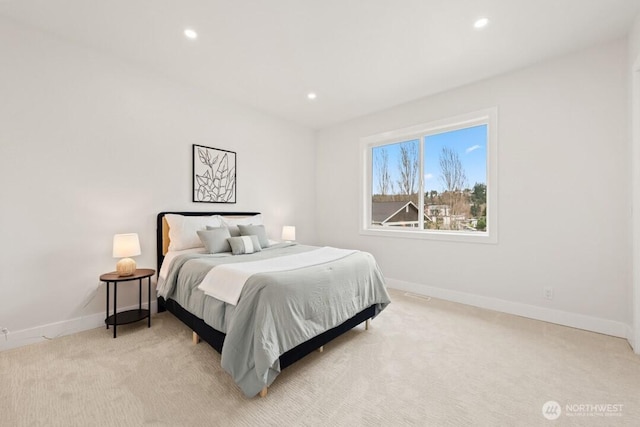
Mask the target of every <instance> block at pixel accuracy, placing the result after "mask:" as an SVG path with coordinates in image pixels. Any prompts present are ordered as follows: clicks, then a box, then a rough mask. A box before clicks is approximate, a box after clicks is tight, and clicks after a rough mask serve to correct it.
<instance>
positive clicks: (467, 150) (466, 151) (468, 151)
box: [464, 144, 482, 154]
mask: <svg viewBox="0 0 640 427" xmlns="http://www.w3.org/2000/svg"><path fill="white" fill-rule="evenodd" d="M478 148H482V147H481V146H480V145H478V144H476V145H473V146H471V147H469V148H467V149H466V150H464V152H465V153H467V154H469V153H470V152H472V151H476V150H477V149H478Z"/></svg>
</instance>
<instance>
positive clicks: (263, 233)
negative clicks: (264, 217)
mask: <svg viewBox="0 0 640 427" xmlns="http://www.w3.org/2000/svg"><path fill="white" fill-rule="evenodd" d="M238 229H239V230H240V235H241V236H258V240H259V241H260V246H261V247H263V248H268V247H269V246H270V245H269V238H268V237H267V230H265V228H264V225H242V224H239V225H238Z"/></svg>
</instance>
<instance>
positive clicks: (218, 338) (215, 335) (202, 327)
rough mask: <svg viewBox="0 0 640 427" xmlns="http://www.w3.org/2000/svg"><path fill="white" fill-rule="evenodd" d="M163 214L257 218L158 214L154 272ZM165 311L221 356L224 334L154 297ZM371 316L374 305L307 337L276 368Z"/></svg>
mask: <svg viewBox="0 0 640 427" xmlns="http://www.w3.org/2000/svg"><path fill="white" fill-rule="evenodd" d="M166 214H179V215H186V216H202V215H221V216H252V215H257V214H258V213H257V212H161V213H159V214H158V218H157V233H156V236H157V245H156V247H157V254H158V270H157V271H158V272H159V271H160V266H161V265H162V260H163V259H164V254H163V253H162V252H163V245H162V239H163V235H162V219H163V218H164V216H165V215H166ZM165 310H168V311H169V312H170V313H172V314H173V315H174V316H176V317H177V318H178V319H180V320H181V321H182V322H183V323H184V324H185V325H187V326H188V327H189V328H191V329H192V330H193V331H194V332H195V333H196V334H198V336H199V337H200V338H201V339H203V340H205V341H206V342H207V343H209V344H210V345H211V346H212V347H213V348H214V349H215V350H216V351H217V352H218V353H222V346H223V344H224V339H225V336H226V335H225V334H224V333H222V332H220V331H218V330H216V329H214V328H212V327H211V326H209V325H207V324H206V323H205V322H204V320H202V319H200V318H199V317H197V316H194V315H193V314H191V313H190V312H188V311H187V310H185V309H184V308H183V307H182V306H181V305H180V304H178V303H177V302H176V301H174V300H172V299H168V300H165V299H164V298H163V297H158V312H159V313H160V312H163V311H165ZM374 315H375V306H373V305H372V306H370V307H368V308H366V309H364V310H362V311H361V312H360V313H358V314H356V315H355V316H353V317H352V318H350V319H348V320H347V321H345V322H344V323H342V324H340V325H338V326H336V327H335V328H333V329H329V330H328V331H325V332H323V333H321V334H320V335H317V336H315V337H313V338H311V339H310V340H308V341H305V342H303V343H302V344H300V345H298V346H297V347H294V348H292V349H291V350H289V351H287V352H286V353H284V354H283V355H281V356H280V369H284V368H286V367H287V366H290V365H292V364H293V363H295V362H297V361H298V360H300V359H302V358H303V357H304V356H306V355H307V354H309V353H311V352H312V351H314V350H317V349H319V348H320V347H322V346H323V345H325V344H327V343H328V342H329V341H331V340H333V339H334V338H337V337H339V336H340V335H342V334H344V333H345V332H347V331H349V330H351V329H353V328H354V327H356V326H357V325H359V324H360V323H362V322H365V321H366V320H368V319H371V318H372V317H373V316H374Z"/></svg>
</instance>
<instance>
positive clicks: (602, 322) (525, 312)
mask: <svg viewBox="0 0 640 427" xmlns="http://www.w3.org/2000/svg"><path fill="white" fill-rule="evenodd" d="M386 281H387V286H388V287H390V288H393V289H398V290H401V291H405V292H412V293H415V294H418V295H424V296H431V297H434V298H439V299H443V300H447V301H452V302H458V303H461V304H466V305H472V306H474V307H480V308H486V309H489V310H495V311H500V312H503V313H508V314H514V315H516V316H522V317H527V318H530V319H535V320H542V321H545V322H550V323H556V324H558V325H563V326H570V327H572V328H578V329H584V330H587V331H591V332H597V333H600V334H606V335H611V336H614V337H619V338H626V339H627V340H629V342H630V343H631V340H632V337H633V333H632V332H633V331H632V328H631V327H630V326H629V325H627V324H625V323H623V322H617V321H614V320H608V319H601V318H598V317H593V316H586V315H584V314H578V313H571V312H567V311H562V310H555V309H551V308H545V307H538V306H535V305H529V304H523V303H519V302H513V301H507V300H502V299H499V298H491V297H484V296H480V295H474V294H468V293H465V292H459V291H453V290H450V289H443V288H437V287H434V286H428V285H421V284H418V283H411V282H405V281H402V280H396V279H390V278H387V279H386Z"/></svg>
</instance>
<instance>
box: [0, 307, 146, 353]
mask: <svg viewBox="0 0 640 427" xmlns="http://www.w3.org/2000/svg"><path fill="white" fill-rule="evenodd" d="M157 305H158V304H157V301H155V300H154V301H151V312H152V313H157V311H158V307H157ZM148 306H149V305H148V304H147V303H143V304H142V307H143V308H145V309H147V308H148ZM137 308H138V306H137V305H132V306H130V307H119V308H118V312H121V311H126V310H135V309H137ZM104 318H105V314H104V312H102V313H95V314H89V315H87V316H82V317H76V318H74V319H68V320H63V321H60V322H54V323H49V324H46V325H41V326H35V327H33V328H28V329H22V330H20V331H15V332H14V331H11V332H10V333H9V334H8V335H7V337H6V339H5V337H3V336H2V335H0V351H4V350H9V349H12V348H18V347H23V346H25V345H29V344H34V343H37V342H42V341H46V340H51V339H55V338H59V337H63V336H65V335H71V334H75V333H77V332H82V331H88V330H89V329H95V328H100V327H102V328H104Z"/></svg>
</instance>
